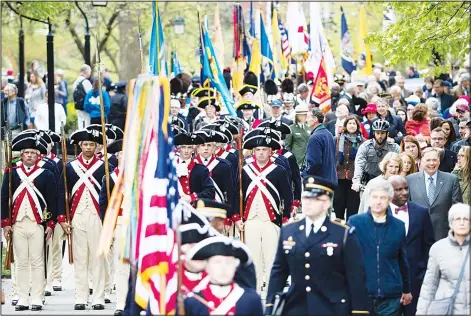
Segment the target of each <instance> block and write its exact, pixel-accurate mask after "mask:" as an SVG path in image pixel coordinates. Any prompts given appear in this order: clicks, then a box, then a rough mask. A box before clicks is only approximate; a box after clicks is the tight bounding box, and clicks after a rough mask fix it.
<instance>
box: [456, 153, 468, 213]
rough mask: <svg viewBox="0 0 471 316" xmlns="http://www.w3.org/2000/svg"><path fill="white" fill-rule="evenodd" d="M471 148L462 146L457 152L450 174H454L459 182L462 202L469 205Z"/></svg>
mask: <svg viewBox="0 0 471 316" xmlns="http://www.w3.org/2000/svg"><path fill="white" fill-rule="evenodd" d="M470 156H471V147H469V146H462V147H461V148H460V151H459V152H458V161H457V163H456V166H455V169H453V171H452V174H454V175H455V176H456V177H457V178H458V181H459V182H460V189H461V195H462V196H463V202H464V203H465V204H468V205H470V202H471V196H470V195H471V188H470V182H471V159H470Z"/></svg>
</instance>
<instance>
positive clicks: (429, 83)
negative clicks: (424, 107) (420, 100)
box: [422, 77, 433, 100]
mask: <svg viewBox="0 0 471 316" xmlns="http://www.w3.org/2000/svg"><path fill="white" fill-rule="evenodd" d="M424 83H425V84H424V86H423V87H422V90H423V91H424V96H423V97H424V98H425V99H427V100H428V99H429V98H430V97H431V96H432V93H433V90H432V88H433V79H432V77H425V79H424Z"/></svg>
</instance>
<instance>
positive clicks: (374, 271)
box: [348, 208, 411, 298]
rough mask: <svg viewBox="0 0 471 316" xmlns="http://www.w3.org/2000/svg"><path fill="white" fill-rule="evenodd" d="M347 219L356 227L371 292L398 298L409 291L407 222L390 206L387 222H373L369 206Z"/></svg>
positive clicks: (367, 283)
mask: <svg viewBox="0 0 471 316" xmlns="http://www.w3.org/2000/svg"><path fill="white" fill-rule="evenodd" d="M348 222H349V225H351V226H353V227H355V231H356V233H357V237H358V241H359V242H360V247H361V248H362V253H363V259H364V262H365V272H366V285H367V288H368V294H369V295H370V296H372V297H375V298H394V297H396V298H398V297H401V295H402V294H403V293H410V291H411V285H410V277H409V262H408V260H407V250H406V231H405V227H404V222H403V221H401V220H400V219H397V218H395V217H394V216H392V213H391V210H390V209H389V208H388V211H387V215H386V222H385V223H376V222H374V220H373V216H372V215H371V211H370V210H369V209H368V212H366V213H363V214H358V215H353V216H352V217H350V219H349V221H348ZM377 236H379V238H378V237H377ZM378 259H379V260H378Z"/></svg>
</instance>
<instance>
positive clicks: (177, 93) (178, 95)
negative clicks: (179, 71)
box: [170, 77, 188, 131]
mask: <svg viewBox="0 0 471 316" xmlns="http://www.w3.org/2000/svg"><path fill="white" fill-rule="evenodd" d="M182 91H183V82H182V81H181V80H180V79H178V78H176V77H175V78H173V79H172V80H170V98H171V100H170V115H171V119H170V121H171V122H172V124H174V125H177V126H179V127H181V128H183V129H184V130H186V131H188V124H187V122H186V120H185V117H184V116H183V115H182V114H181V113H180V110H181V109H182V104H181V103H180V100H181V99H182V98H185V101H186V93H182ZM184 95H185V96H184ZM183 106H185V104H183Z"/></svg>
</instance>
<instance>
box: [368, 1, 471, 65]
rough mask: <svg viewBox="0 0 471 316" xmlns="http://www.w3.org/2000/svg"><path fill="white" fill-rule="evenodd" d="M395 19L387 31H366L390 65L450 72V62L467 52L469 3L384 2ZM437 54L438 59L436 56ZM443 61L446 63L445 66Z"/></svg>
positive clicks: (462, 56) (461, 57) (463, 56)
mask: <svg viewBox="0 0 471 316" xmlns="http://www.w3.org/2000/svg"><path fill="white" fill-rule="evenodd" d="M383 5H384V7H385V8H387V7H392V8H393V9H394V11H395V13H396V17H397V21H396V23H395V24H393V25H390V26H389V27H388V28H387V29H386V30H384V31H379V32H374V33H371V34H369V36H368V37H367V39H366V41H367V42H370V43H375V44H376V45H378V47H379V48H380V50H381V51H382V52H383V53H384V57H385V59H386V60H387V62H388V64H390V65H397V64H410V65H418V66H429V65H430V63H434V64H435V65H436V68H435V73H440V72H441V71H443V70H445V69H444V68H446V70H447V71H449V65H450V63H451V62H452V61H456V60H457V59H458V60H460V59H461V60H463V59H464V58H465V55H466V54H468V53H469V27H470V24H469V21H470V18H469V9H470V2H462V1H460V2H445V1H443V2H442V1H434V2H402V1H401V2H387V3H384V4H383ZM438 56H439V58H438V60H437V57H438ZM445 64H446V66H445Z"/></svg>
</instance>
